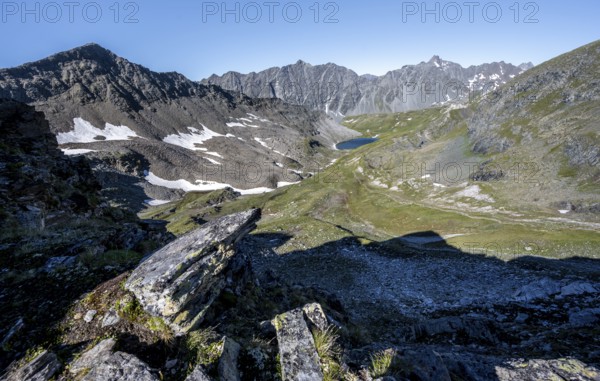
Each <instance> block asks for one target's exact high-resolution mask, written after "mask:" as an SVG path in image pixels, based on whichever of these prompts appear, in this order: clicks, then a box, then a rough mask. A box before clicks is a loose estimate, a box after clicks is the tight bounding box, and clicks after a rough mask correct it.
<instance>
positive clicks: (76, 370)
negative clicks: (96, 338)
mask: <svg viewBox="0 0 600 381" xmlns="http://www.w3.org/2000/svg"><path fill="white" fill-rule="evenodd" d="M115 344H116V341H115V339H106V340H102V341H101V342H99V343H98V344H96V346H95V347H93V348H92V349H90V350H88V351H87V352H84V353H83V354H82V355H81V356H80V357H79V358H77V359H76V360H75V361H73V362H72V363H71V364H70V365H69V373H71V374H72V375H74V376H76V375H78V374H80V373H84V372H87V371H89V370H91V369H92V368H93V367H95V366H96V364H98V363H100V362H103V361H106V360H108V359H109V357H110V356H112V350H113V348H114V347H115Z"/></svg>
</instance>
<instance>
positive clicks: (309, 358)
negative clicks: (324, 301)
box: [273, 308, 323, 381]
mask: <svg viewBox="0 0 600 381" xmlns="http://www.w3.org/2000/svg"><path fill="white" fill-rule="evenodd" d="M273 324H274V325H275V329H276V330H277V343H278V345H279V358H280V362H281V374H282V378H283V381H318V380H323V373H322V371H321V365H320V361H319V355H318V354H317V350H316V347H315V342H314V339H313V337H312V334H311V332H310V330H309V329H308V325H307V324H306V320H305V317H304V312H303V310H302V309H301V308H299V309H295V310H292V311H289V312H286V313H284V314H281V315H278V316H277V317H275V319H274V320H273Z"/></svg>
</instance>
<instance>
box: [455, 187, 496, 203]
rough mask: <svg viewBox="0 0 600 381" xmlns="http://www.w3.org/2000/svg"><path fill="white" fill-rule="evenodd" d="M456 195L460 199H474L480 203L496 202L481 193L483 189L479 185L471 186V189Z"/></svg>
mask: <svg viewBox="0 0 600 381" xmlns="http://www.w3.org/2000/svg"><path fill="white" fill-rule="evenodd" d="M456 195H457V196H459V197H468V198H472V199H475V200H478V201H485V202H494V199H493V198H491V197H490V196H488V195H486V194H482V193H481V188H479V185H471V186H470V187H468V188H466V189H464V190H462V191H460V192H458V193H457V194H456Z"/></svg>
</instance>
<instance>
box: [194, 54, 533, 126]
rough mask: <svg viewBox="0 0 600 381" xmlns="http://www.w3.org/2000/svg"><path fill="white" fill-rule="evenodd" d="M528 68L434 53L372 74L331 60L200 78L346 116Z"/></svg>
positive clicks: (463, 94) (480, 86)
mask: <svg viewBox="0 0 600 381" xmlns="http://www.w3.org/2000/svg"><path fill="white" fill-rule="evenodd" d="M530 67H531V65H530V64H524V65H522V67H516V66H514V65H511V64H506V63H504V62H499V63H498V62H495V63H491V64H483V65H479V66H471V67H468V68H463V67H461V66H460V65H458V64H456V63H453V62H449V61H444V60H442V59H441V58H440V57H438V56H434V57H433V58H432V59H431V60H430V61H429V62H421V63H420V64H418V65H407V66H404V67H403V68H401V69H399V70H394V71H390V72H388V73H387V74H385V75H383V76H381V77H376V76H371V75H363V76H359V75H358V74H356V73H355V72H353V71H352V70H349V69H347V68H345V67H343V66H338V65H335V64H332V63H329V64H326V65H316V66H312V65H310V64H307V63H305V62H303V61H298V62H297V63H295V64H293V65H288V66H284V67H282V68H271V69H267V70H265V71H262V72H260V73H250V74H245V75H244V74H240V73H236V72H228V73H225V74H224V75H223V76H217V75H212V76H211V77H209V78H207V79H204V80H203V81H202V83H203V84H214V85H218V86H221V87H223V88H225V89H228V90H234V91H238V92H242V93H243V94H246V95H248V96H250V97H254V98H280V99H283V100H285V101H286V102H289V103H292V104H299V105H304V106H307V107H309V108H311V109H313V110H321V111H325V112H326V113H328V114H329V115H331V116H332V117H334V118H337V119H341V118H343V117H344V116H346V115H358V114H373V113H389V112H402V111H410V110H419V109H423V108H427V107H431V106H432V105H435V104H442V103H446V102H456V101H463V100H465V99H468V98H469V97H471V96H473V95H474V93H477V92H481V91H490V90H494V89H496V88H497V87H498V86H499V85H501V84H503V83H506V82H507V81H509V80H510V79H512V78H514V77H515V76H517V75H519V74H520V73H522V72H523V71H525V70H527V69H529V68H530Z"/></svg>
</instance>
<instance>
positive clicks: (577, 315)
mask: <svg viewBox="0 0 600 381" xmlns="http://www.w3.org/2000/svg"><path fill="white" fill-rule="evenodd" d="M598 321H600V308H586V309H583V310H581V311H576V312H573V313H569V324H570V325H571V326H573V327H584V326H586V325H593V324H596V323H597V322H598Z"/></svg>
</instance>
